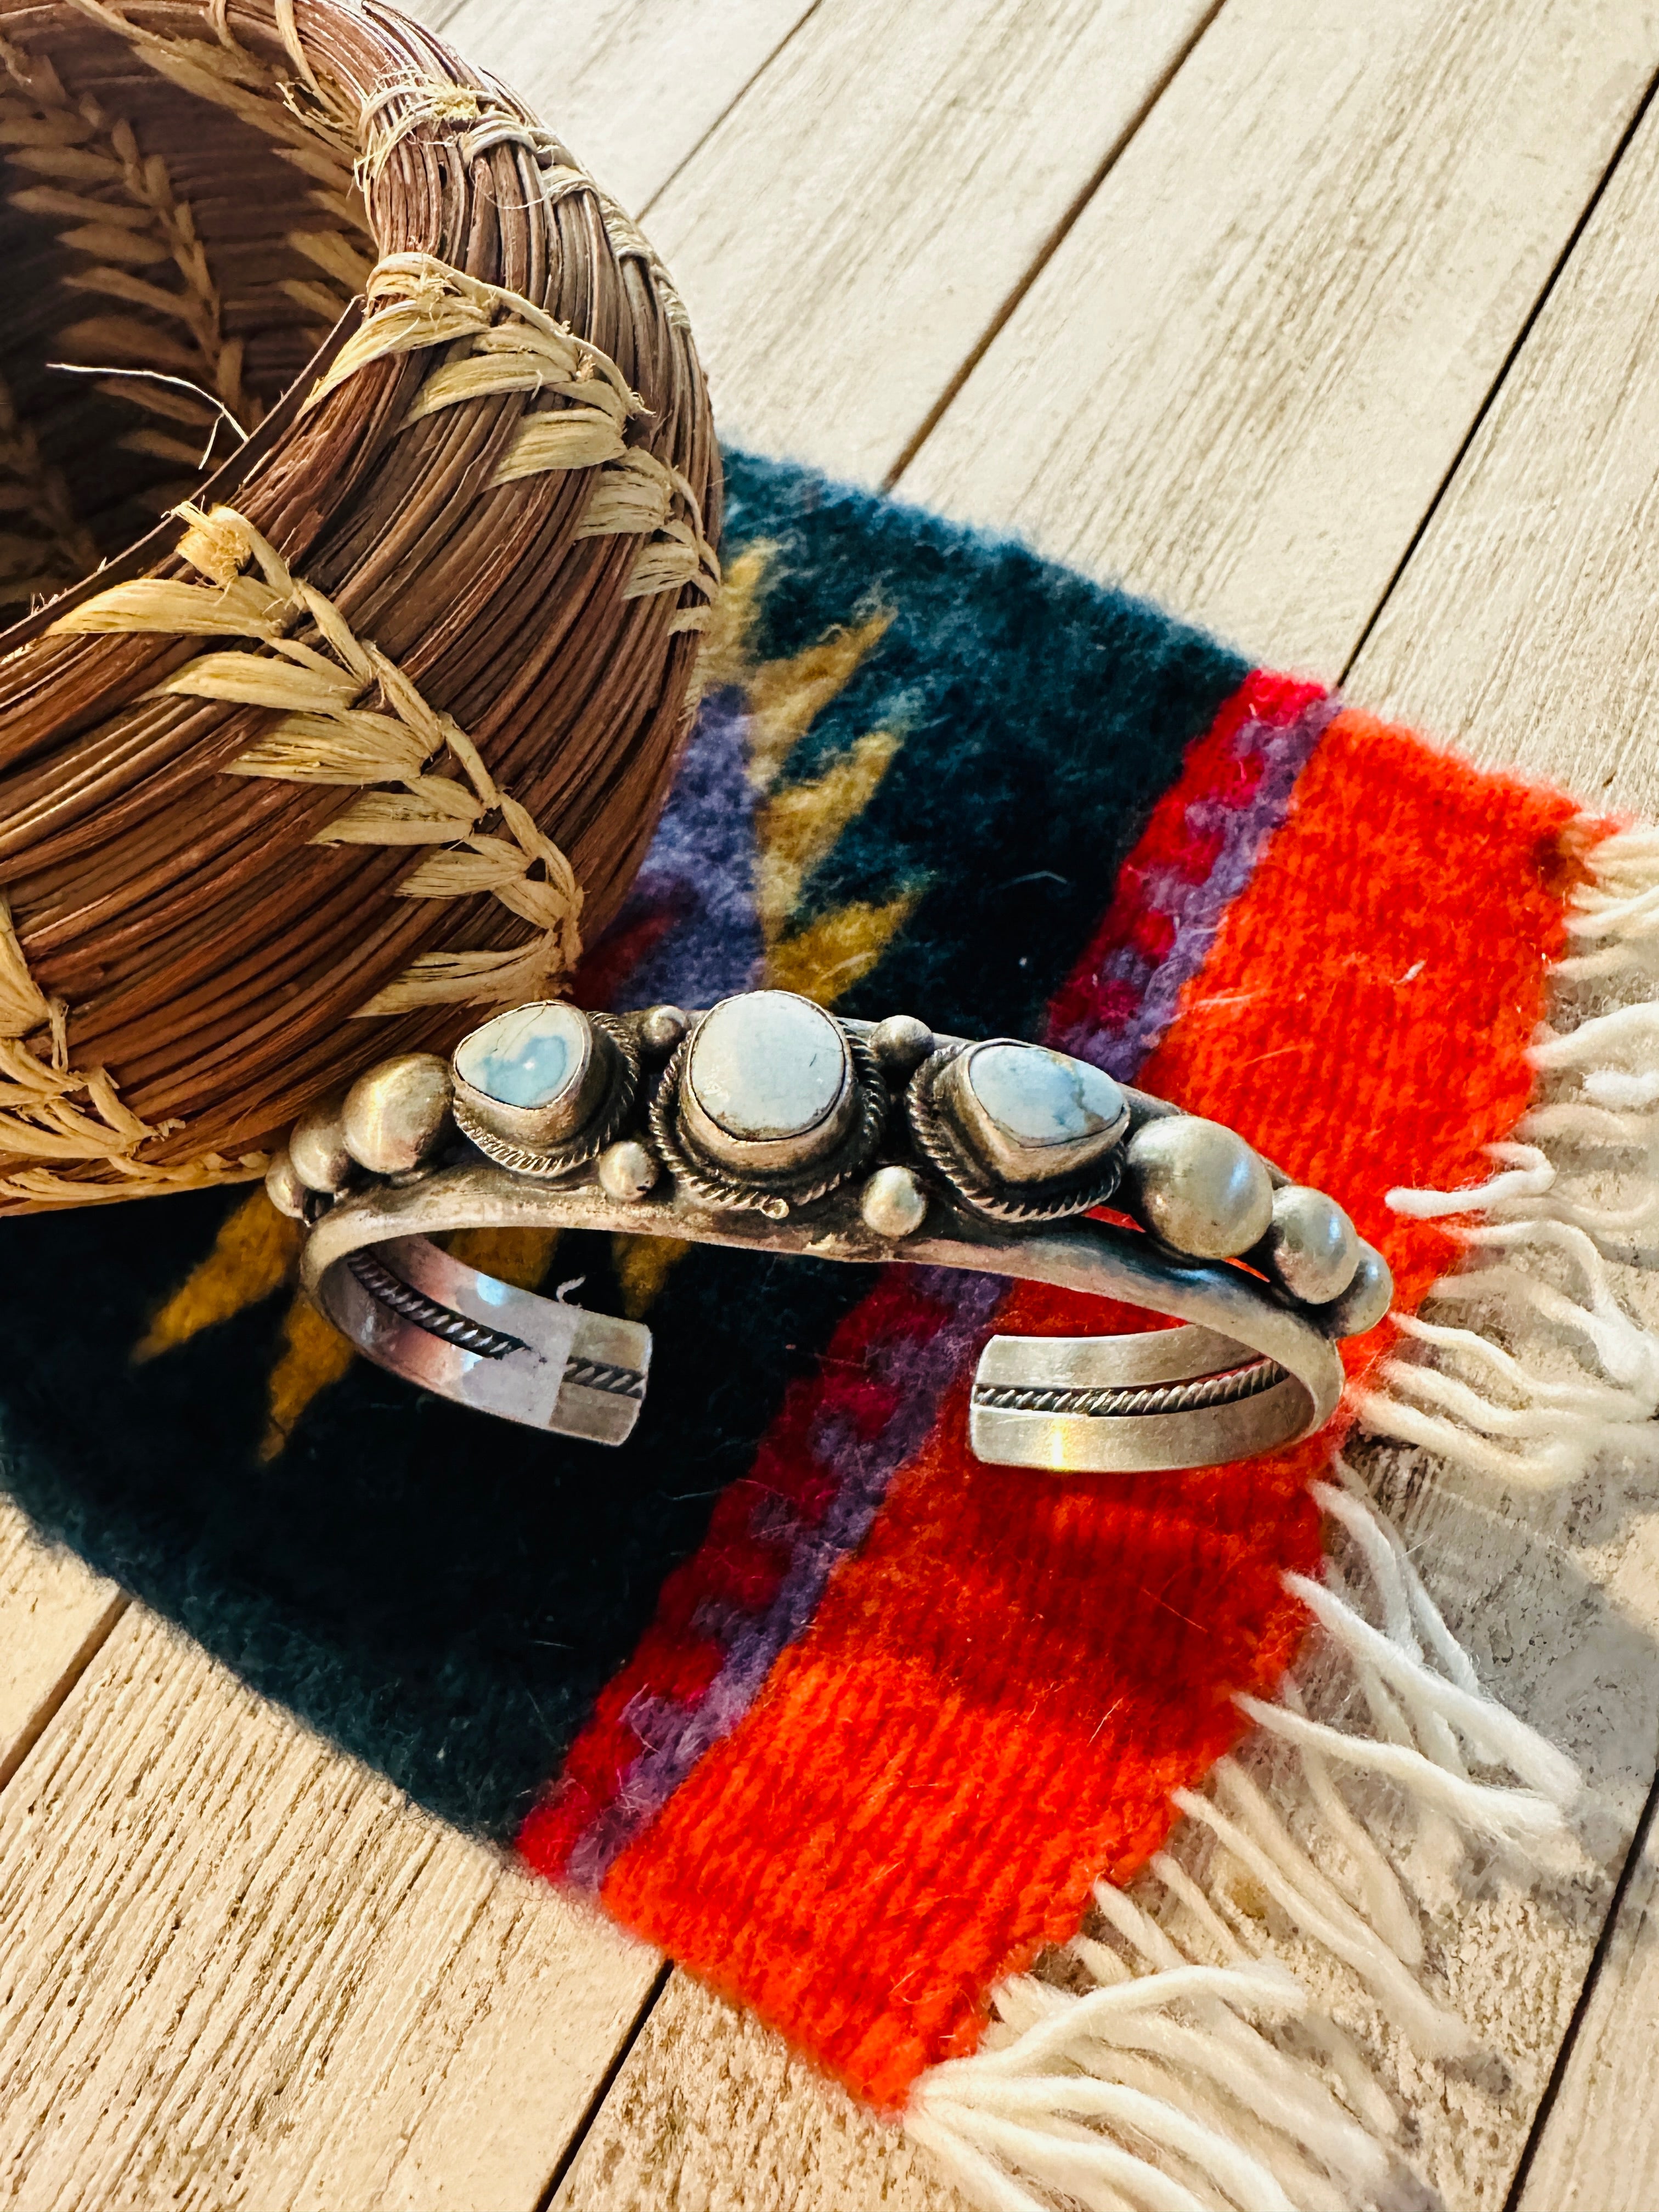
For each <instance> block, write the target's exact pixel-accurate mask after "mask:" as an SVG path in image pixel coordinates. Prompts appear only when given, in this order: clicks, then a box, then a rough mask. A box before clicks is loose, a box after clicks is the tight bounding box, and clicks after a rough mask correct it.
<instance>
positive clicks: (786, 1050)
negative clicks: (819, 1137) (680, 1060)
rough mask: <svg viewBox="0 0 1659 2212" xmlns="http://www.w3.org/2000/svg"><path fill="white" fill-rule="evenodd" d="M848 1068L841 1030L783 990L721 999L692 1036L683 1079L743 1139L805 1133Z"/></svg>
mask: <svg viewBox="0 0 1659 2212" xmlns="http://www.w3.org/2000/svg"><path fill="white" fill-rule="evenodd" d="M846 1073H847V1048H846V1046H845V1044H844V1042H842V1033H841V1030H839V1029H838V1028H837V1026H836V1024H835V1023H834V1022H833V1021H832V1020H831V1019H830V1018H829V1015H828V1014H826V1013H825V1012H823V1009H822V1007H819V1006H813V1005H812V1003H811V1000H807V999H798V998H796V997H794V996H793V994H792V993H790V992H787V991H754V992H750V994H748V995H747V996H746V997H744V998H741V999H726V1000H723V1001H722V1003H721V1004H720V1006H715V1007H714V1008H713V1009H712V1010H711V1011H710V1012H708V1013H707V1014H705V1015H704V1017H703V1018H702V1021H701V1022H700V1023H699V1024H698V1025H697V1031H696V1036H695V1037H694V1038H693V1040H692V1043H691V1052H690V1060H689V1061H688V1064H687V1066H686V1079H687V1081H688V1082H689V1083H690V1086H691V1089H692V1091H693V1092H694V1093H695V1094H696V1101H697V1103H698V1105H699V1106H701V1107H702V1110H703V1112H704V1113H705V1114H707V1115H708V1118H709V1119H710V1121H716V1122H718V1123H719V1124H720V1127H721V1128H722V1129H724V1130H726V1132H727V1133H728V1134H729V1135H731V1136H733V1137H736V1138H738V1139H740V1140H741V1141H743V1142H745V1143H764V1142H767V1141H772V1142H775V1141H776V1140H777V1139H780V1138H784V1137H794V1136H802V1135H805V1133H806V1132H807V1131H808V1130H811V1129H814V1128H816V1127H817V1125H818V1124H819V1122H821V1121H823V1120H824V1118H825V1117H826V1115H829V1113H831V1112H832V1111H833V1110H834V1109H835V1106H836V1101H837V1100H838V1099H839V1098H840V1097H841V1094H842V1085H843V1084H844V1082H845V1080H846Z"/></svg>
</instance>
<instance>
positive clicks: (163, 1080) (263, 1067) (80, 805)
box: [0, 0, 720, 1211]
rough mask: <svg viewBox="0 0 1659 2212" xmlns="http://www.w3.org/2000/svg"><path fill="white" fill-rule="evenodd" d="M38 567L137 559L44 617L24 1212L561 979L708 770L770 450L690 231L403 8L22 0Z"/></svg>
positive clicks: (25, 733) (85, 1191)
mask: <svg viewBox="0 0 1659 2212" xmlns="http://www.w3.org/2000/svg"><path fill="white" fill-rule="evenodd" d="M0 67H3V70H4V73H5V76H4V89H3V92H0V154H3V156H4V160H5V164H6V173H5V178H4V182H3V193H4V198H3V225H4V231H3V235H4V238H5V243H6V245H7V246H8V247H9V250H10V251H11V252H12V256H13V264H14V266H15V268H17V269H18V270H20V272H21V273H22V274H23V275H24V276H25V280H26V281H25V283H23V285H22V287H21V291H22V295H23V296H25V297H27V300H28V301H29V302H30V307H29V310H28V313H27V316H26V317H24V318H22V319H20V320H19V321H18V322H17V323H16V324H15V325H13V328H12V330H11V331H10V333H9V336H8V338H7V340H6V342H5V345H4V349H3V351H0V379H3V384H0V507H3V510H4V512H3V513H0V593H3V595H4V596H6V597H9V598H10V599H13V600H15V601H24V602H27V601H28V600H30V599H37V600H38V599H40V598H41V597H42V596H44V595H50V594H54V593H60V592H64V586H66V585H71V584H73V583H74V581H75V580H76V578H77V577H84V576H87V575H88V571H89V570H91V569H92V568H94V566H95V564H96V563H97V562H99V561H100V559H102V560H103V561H104V562H106V564H107V565H106V567H105V568H103V570H102V571H101V573H100V574H97V575H96V576H94V577H92V578H91V579H90V580H89V581H87V582H85V583H82V584H81V585H80V586H78V588H76V589H73V590H71V591H70V592H67V593H66V594H65V595H64V596H63V597H60V598H58V599H55V600H54V599H49V600H48V603H47V604H46V605H44V606H37V608H36V610H35V611H33V613H31V614H29V615H27V616H26V617H25V618H24V619H23V620H22V621H21V622H20V623H18V624H17V625H16V626H15V628H14V629H13V630H12V631H11V632H10V633H9V635H8V637H7V639H6V641H5V642H6V645H7V647H8V648H9V651H8V653H6V656H5V657H4V658H3V659H0V712H3V719H0V890H3V892H4V895H5V898H6V901H7V902H8V904H9V917H10V919H9V922H8V923H6V924H4V926H3V927H0V1210H13V1211H15V1210H18V1209H21V1208H25V1207H31V1206H40V1205H46V1204H63V1203H65V1202H69V1203H74V1202H80V1201H83V1200H92V1199H97V1198H106V1197H120V1196H126V1195H138V1194H144V1193H146V1192H149V1191H152V1190H165V1189H173V1188H181V1187H188V1186H191V1185H193V1184H197V1183H201V1182H216V1181H223V1180H228V1179H233V1178H234V1177H237V1176H247V1175H252V1174H254V1173H257V1172H258V1171H260V1170H261V1168H262V1167H263V1164H264V1163H263V1157H262V1155H263V1150H264V1146H265V1144H266V1143H267V1142H268V1141H269V1140H270V1139H271V1138H272V1137H273V1136H275V1135H276V1133H279V1132H280V1131H281V1130H282V1129H283V1127H285V1126H286V1124H287V1123H288V1122H289V1121H291V1120H292V1119H293V1117H294V1116H295V1115H296V1114H297V1113H298V1112H300V1111H301V1110H302V1109H304V1108H305V1107H306V1106H307V1104H309V1103H312V1102H313V1100H315V1099H316V1098H317V1097H319V1096H322V1095H325V1093H327V1092H328V1091H331V1090H332V1089H335V1088H337V1087H338V1085H340V1084H341V1083H343V1081H344V1080H346V1079H349V1076H350V1075H351V1074H352V1073H355V1072H356V1069H357V1068H359V1067H361V1066H364V1065H367V1064H368V1062H369V1061H370V1060H375V1059H379V1058H380V1057H382V1056H384V1055H385V1054H387V1053H388V1052H393V1051H399V1050H405V1049H410V1048H417V1047H441V1046H443V1045H445V1044H447V1042H449V1041H451V1040H452V1039H453V1036H455V1035H456V1034H457V1033H458V1031H459V1030H460V1029H461V1028H462V1027H464V1026H465V1024H467V1022H468V1021H470V1020H471V1019H473V1018H476V1017H475V1016H474V1015H472V1014H471V1012H469V1009H470V1008H471V1007H473V1006H477V1005H480V1004H489V1003H492V1002H499V1001H503V1000H520V999H523V998H526V997H530V996H534V995H538V994H549V993H551V992H553V991H556V989H557V988H558V987H559V985H560V982H561V979H562V976H563V975H565V974H566V973H567V972H568V969H569V967H570V966H571V964H572V963H573V962H574V958H575V957H576V954H577V951H579V949H580V942H581V937H582V934H583V933H586V934H587V935H588V936H590V937H591V936H592V934H593V933H595V932H596V931H597V930H598V929H599V928H601V927H603V926H604V924H605V921H607V920H608V919H609V917H610V916H611V915H612V914H613V913H614V912H615V911H616V909H617V906H618V905H619V903H620V902H621V900H622V897H623V895H624V893H625V891H626V890H627V888H628V885H629V881H630V880H631V878H632V876H633V874H634V872H635V868H636V867H637V866H638V863H639V860H640V859H641V855H642V854H643V851H644V848H645V845H646V843H647V841H648V838H649V836H650V833H651V830H652V828H653V824H654V821H655V818H656V815H657V812H658V810H659V805H660V803H661V799H662V796H663V793H664V792H665V788H666V786H667V782H668V780H669V777H670V775H671V770H672V767H673V763H674V758H675V755H676V752H677V750H678V742H679V739H680V737H681V734H682V732H683V730H684V721H685V712H686V702H687V698H688V695H689V691H690V685H691V682H692V678H693V674H694V668H695V660H696V651H697V647H698V633H699V631H700V630H701V629H702V628H703V626H704V625H705V624H706V623H707V620H708V610H709V607H710V604H711V602H712V599H713V597H714V592H715V590H716V588H717V586H718V581H719V569H718V565H717V562H716V561H715V557H714V552H713V550H712V546H713V544H714V540H715V539H716V538H717V536H718V524H719V513H718V509H719V500H720V482H719V460H718V454H717V452H716V448H715V447H714V438H713V433H712V428H711V425H710V422H709V416H708V402H707V396H706V392H705V389H704V386H703V382H702V374H701V371H700V368H699V367H698V364H697V360H696V353H695V350H694V349H693V346H692V343H691V341H690V333H689V331H688V329H687V326H686V320H685V316H684V310H683V308H682V307H681V306H680V303H679V301H678V297H677V296H676V295H675V293H674V291H673V289H672V286H671V283H669V281H668V279H667V276H666V275H665V271H664V270H663V269H662V267H661V264H660V263H659V261H658V260H657V259H656V257H655V256H654V255H653V252H651V249H650V248H649V246H647V244H646V242H645V241H644V240H643V239H642V238H641V236H640V234H639V233H638V231H637V230H636V229H635V227H634V226H633V225H632V223H631V222H629V220H628V218H627V217H626V216H623V214H622V212H621V211H620V210H618V209H617V207H616V206H615V205H614V204H613V203H611V201H609V200H608V199H607V198H606V197H605V195H604V194H603V193H602V192H601V191H599V188H598V187H597V186H596V185H594V184H593V182H592V179H589V178H588V177H586V175H585V174H584V173H583V172H582V171H581V170H580V168H579V167H577V165H576V164H575V162H574V161H573V160H572V158H571V156H570V155H568V153H567V152H566V150H565V149H563V148H562V146H561V145H560V144H559V143H558V142H557V140H556V138H554V137H552V136H551V134H550V133H549V132H548V131H545V130H544V128H542V127H541V126H540V125H538V123H537V122H536V120H535V118H533V117H532V116H531V115H530V113H529V112H528V111H527V110H526V109H525V108H524V106H522V105H521V104H520V102H519V101H518V100H515V99H514V98H513V95H512V94H510V93H508V92H507V91H506V90H504V89H503V88H501V86H500V85H498V84H496V83H495V82H493V81H492V80H490V79H489V78H487V77H485V76H482V75H480V74H478V73H476V72H473V71H471V70H468V69H467V67H466V66H465V64H463V63H461V62H460V61H459V60H458V59H457V58H456V57H455V56H453V54H451V53H450V52H448V51H447V49H446V48H444V47H443V46H441V44H440V43H439V42H438V41H437V40H435V39H434V38H433V37H432V36H431V35H430V34H429V33H427V32H425V31H424V30H422V29H421V28H419V27H416V26H415V25H413V24H411V23H409V22H407V21H404V19H403V18H401V17H399V16H398V15H396V14H395V13H394V12H393V11H392V9H387V8H383V7H380V6H378V5H369V6H368V7H365V8H363V9H360V10H359V9H353V10H351V11H349V12H348V11H347V10H346V9H343V8H340V7H337V6H336V5H334V4H333V0H299V4H298V5H297V7H296V6H295V4H294V0H269V4H267V3H266V0H232V4H229V5H228V6H227V5H224V4H222V0H221V3H220V4H210V6H208V7H206V8H200V7H196V6H190V5H184V4H177V0H152V3H151V4H143V5H136V4H135V5H128V6H125V8H124V9H122V10H121V12H119V13H118V12H116V10H115V9H112V8H109V7H106V6H104V5H103V4H101V0H56V4H52V5H48V6H20V5H7V4H4V0H0ZM354 302H356V303H357V304H356V305H354ZM358 315H361V319H360V320H356V327H355V328H354V327H352V325H353V322H354V319H356V317H357V316H358ZM331 332H332V336H331ZM53 364H69V365H70V367H72V368H79V369H81V370H82V371H85V372H87V373H85V374H70V373H67V371H66V369H65V368H62V367H58V366H53ZM133 371H140V372H143V373H142V374H132V373H131V372H133ZM285 393H286V394H287V395H288V396H287V397H286V398H284V396H283V395H284V394H285ZM261 422H264V428H263V429H261V428H258V426H259V425H260V423H261ZM249 431H252V432H253V433H254V435H253V436H252V439H251V440H250V441H249V442H248V444H247V445H246V447H240V448H239V444H238V440H239V435H240V433H243V432H249ZM227 456H228V457H229V459H228V465H227V466H226V467H225V468H224V469H223V470H222V471H221V473H220V475H219V477H216V479H215V480H214V481H213V482H212V483H210V485H209V487H208V489H206V490H205V491H203V490H201V489H200V487H201V479H202V477H203V476H204V473H205V472H206V471H207V470H209V469H211V468H212V467H213V466H214V465H215V461H216V459H225V457H227ZM158 513H159V514H161V515H162V516H163V517H164V520H163V521H162V523H161V527H160V528H159V529H155V528H154V527H153V526H154V525H155V519H156V516H157V514H158ZM147 526H149V527H150V534H149V537H148V538H144V539H143V542H142V543H141V544H138V545H137V547H136V548H135V549H134V550H133V551H131V553H127V554H125V556H123V550H122V549H123V548H124V547H125V546H126V545H128V544H130V543H131V540H132V539H133V538H135V537H136V536H137V535H138V534H139V533H140V532H143V530H144V529H145V528H146V527H147Z"/></svg>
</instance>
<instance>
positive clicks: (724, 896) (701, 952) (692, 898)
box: [616, 690, 763, 1012]
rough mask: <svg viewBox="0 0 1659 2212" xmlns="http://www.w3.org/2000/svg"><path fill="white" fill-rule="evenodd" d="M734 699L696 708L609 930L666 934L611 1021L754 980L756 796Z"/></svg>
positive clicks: (736, 694)
mask: <svg viewBox="0 0 1659 2212" xmlns="http://www.w3.org/2000/svg"><path fill="white" fill-rule="evenodd" d="M747 732H748V717H747V715H746V714H744V710H743V694H742V693H741V692H740V691H736V690H728V691H717V692H715V693H714V694H713V695H712V696H710V697H709V698H707V699H705V700H704V701H703V702H702V707H701V708H700V709H699V711H698V714H697V723H696V729H695V730H694V731H693V732H692V734H691V741H690V744H689V745H688V746H687V748H686V753H685V758H684V761H683V762H682V763H681V765H680V772H679V774H678V775H677V776H676V777H675V779H674V788H673V789H672V791H671V793H669V795H668V804H667V805H666V806H665V807H664V809H663V814H662V820H661V821H660V822H659V823H658V824H657V834H656V836H654V837H653V839H652V841H651V848H650V850H649V851H648V852H647V854H646V856H645V864H644V866H642V867H641V870H640V872H639V874H638V875H637V876H636V877H635V879H634V888H633V890H631V891H630V892H629V896H628V902H627V904H626V905H625V906H624V907H623V910H622V913H621V914H620V915H618V916H617V923H616V927H617V929H619V930H621V929H626V928H627V927H629V924H630V923H633V922H635V921H640V920H641V919H643V918H644V917H646V916H647V915H653V914H660V913H662V912H663V911H665V910H666V911H668V912H669V913H671V914H672V915H674V916H675V921H674V924H673V926H672V927H671V929H670V930H669V931H668V933H667V934H666V936H665V937H664V939H662V941H661V943H660V944H659V945H657V946H655V948H654V949H653V951H651V952H649V953H647V956H646V957H645V959H644V960H643V961H642V962H641V963H640V965H639V967H638V968H636V969H635V971H634V973H633V974H632V975H630V976H629V978H628V981H627V982H626V984H625V985H624V986H623V988H622V990H621V991H619V992H618V994H617V1009H618V1011H619V1012H626V1011H627V1010H628V1009H629V1007H632V1006H661V1005H669V1006H713V1005H714V1001H715V1000H716V999H725V998H729V997H730V996H731V995H732V993H733V992H734V991H750V990H753V988H754V987H755V986H756V985H757V983H758V982H759V981H760V980H761V963H762V959H763V946H762V943H761V927H760V918H759V915H758V914H757V911H756V906H755V865H756V854H755V797H756V794H755V788H754V786H753V785H752V784H751V783H750V781H749V744H748V735H747Z"/></svg>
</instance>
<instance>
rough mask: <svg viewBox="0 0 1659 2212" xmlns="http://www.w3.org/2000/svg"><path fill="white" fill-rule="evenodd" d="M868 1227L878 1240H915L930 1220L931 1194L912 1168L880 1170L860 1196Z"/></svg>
mask: <svg viewBox="0 0 1659 2212" xmlns="http://www.w3.org/2000/svg"><path fill="white" fill-rule="evenodd" d="M859 1212H860V1214H862V1216H863V1217H864V1225H865V1227H866V1229H871V1230H873V1231H875V1233H876V1235H877V1236H878V1237H890V1238H892V1239H893V1240H894V1241H895V1242H896V1240H897V1239H898V1238H899V1237H914V1236H915V1232H916V1231H917V1230H918V1229H920V1228H921V1225H922V1223H923V1222H924V1221H925V1220H926V1219H927V1192H926V1190H924V1189H923V1188H922V1184H921V1177H920V1176H918V1175H916V1174H915V1171H914V1170H912V1169H910V1168H902V1167H888V1168H878V1169H877V1170H876V1171H875V1173H874V1175H872V1176H871V1178H870V1180H869V1182H866V1184H865V1186H864V1188H863V1190H862V1191H861V1192H860V1195H859Z"/></svg>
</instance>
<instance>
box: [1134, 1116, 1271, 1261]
mask: <svg viewBox="0 0 1659 2212" xmlns="http://www.w3.org/2000/svg"><path fill="white" fill-rule="evenodd" d="M1125 1165H1126V1169H1127V1175H1126V1185H1127V1194H1128V1196H1129V1199H1130V1200H1131V1203H1132V1204H1134V1205H1138V1206H1139V1211H1140V1212H1141V1214H1142V1216H1143V1217H1144V1218H1145V1220H1146V1225H1147V1227H1148V1228H1149V1229H1151V1230H1152V1231H1154V1232H1155V1233H1156V1234H1157V1235H1158V1236H1159V1237H1162V1238H1163V1239H1164V1243H1166V1244H1172V1245H1174V1247H1175V1248H1176V1250H1177V1251H1178V1252H1190V1253H1191V1254H1192V1255H1193V1257H1194V1259H1198V1260H1231V1259H1233V1258H1235V1257H1236V1256H1237V1255H1238V1254H1239V1253H1241V1252H1248V1251H1249V1249H1250V1247H1251V1245H1253V1244H1255V1243H1260V1242H1261V1238H1262V1237H1265V1236H1266V1235H1267V1229H1268V1225H1269V1224H1270V1223H1271V1221H1272V1219H1273V1180H1272V1177H1271V1176H1269V1175H1268V1173H1267V1168H1266V1166H1265V1165H1264V1164H1263V1163H1262V1162H1261V1160H1260V1159H1259V1158H1257V1156H1256V1155H1255V1152H1252V1151H1251V1150H1250V1147H1249V1146H1248V1145H1247V1144H1246V1143H1245V1141H1244V1139H1243V1137H1241V1136H1239V1135H1237V1133H1235V1132H1234V1131H1233V1130H1231V1129H1227V1128H1224V1127H1222V1125H1221V1123H1220V1122H1219V1121H1200V1119H1199V1118H1198V1116H1197V1115H1189V1114H1172V1115H1169V1116H1168V1117H1167V1119H1164V1120H1161V1121H1148V1122H1146V1124H1145V1125H1144V1126H1143V1127H1140V1128H1139V1129H1137V1130H1136V1132H1135V1133H1134V1135H1133V1137H1131V1138H1130V1139H1129V1143H1128V1146H1127V1154H1126V1160H1125Z"/></svg>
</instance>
